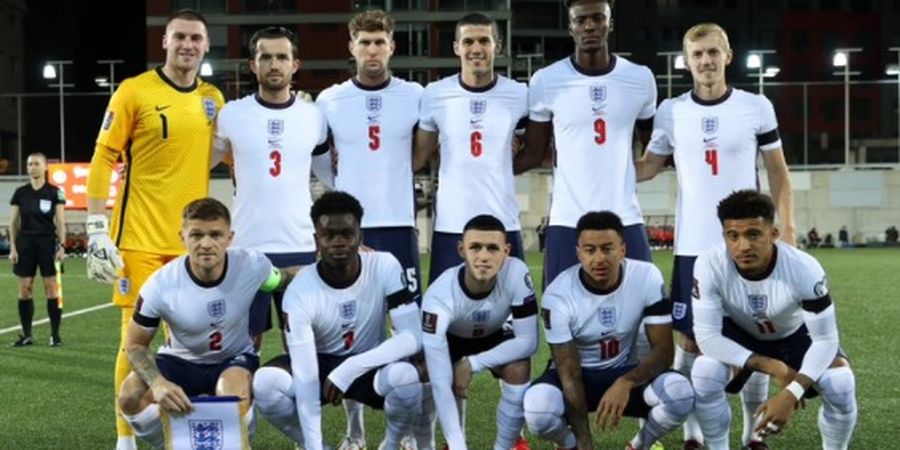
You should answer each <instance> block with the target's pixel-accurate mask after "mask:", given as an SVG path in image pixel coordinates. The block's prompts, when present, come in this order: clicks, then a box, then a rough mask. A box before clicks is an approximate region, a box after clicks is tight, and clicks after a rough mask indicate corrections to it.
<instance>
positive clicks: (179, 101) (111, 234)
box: [87, 10, 225, 449]
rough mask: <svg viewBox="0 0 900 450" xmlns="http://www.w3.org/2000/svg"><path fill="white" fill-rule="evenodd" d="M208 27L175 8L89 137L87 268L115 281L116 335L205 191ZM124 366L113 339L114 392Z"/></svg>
mask: <svg viewBox="0 0 900 450" xmlns="http://www.w3.org/2000/svg"><path fill="white" fill-rule="evenodd" d="M206 28H207V27H206V19H205V18H204V17H203V16H202V15H200V14H199V13H197V12H194V11H189V10H186V11H179V12H176V13H174V14H173V15H172V16H171V17H170V18H169V20H168V22H167V23H166V33H165V35H164V36H163V40H162V44H163V48H164V49H165V50H166V63H165V64H164V65H163V66H162V67H157V68H155V69H153V70H149V71H147V72H144V73H143V74H141V75H139V76H137V77H135V78H130V79H127V80H125V81H124V82H122V84H121V85H120V86H119V88H118V89H117V90H116V92H115V93H114V94H113V96H112V98H111V99H110V101H109V106H108V107H107V111H106V117H105V118H104V120H103V125H102V127H101V129H100V134H99V135H98V137H97V146H96V147H95V149H94V157H93V159H92V160H91V171H90V175H89V176H88V217H87V233H88V235H89V244H88V259H87V271H88V277H89V278H91V279H93V280H97V281H101V282H104V283H112V282H113V281H117V283H116V286H115V289H114V290H113V304H115V305H116V306H117V307H119V308H120V309H121V311H122V320H121V328H122V333H121V334H122V338H123V339H124V337H125V332H126V330H127V328H128V323H129V322H130V321H131V316H132V315H133V314H132V312H133V309H134V304H135V299H136V297H137V292H138V291H139V290H140V288H141V286H142V285H143V284H144V281H145V280H146V279H147V277H149V276H150V274H151V273H153V272H154V271H156V269H158V268H160V267H162V265H163V264H165V263H166V262H168V261H171V260H172V259H174V258H175V256H177V255H179V254H181V253H182V252H183V251H184V248H183V247H182V245H181V242H179V240H178V224H179V222H180V221H179V216H180V214H181V211H182V210H183V209H184V207H185V205H187V204H188V203H189V202H190V201H192V200H195V199H198V198H201V197H205V196H206V194H207V192H208V190H209V161H210V149H211V147H212V137H213V127H214V125H215V120H216V113H217V111H218V110H219V108H221V107H222V103H224V101H225V100H224V98H223V97H222V93H221V92H219V90H218V89H216V87H215V86H213V85H211V84H208V83H205V82H204V81H203V80H200V79H199V78H197V70H198V69H199V67H200V62H201V61H202V60H203V57H204V55H206V53H207V52H208V51H209V38H208V35H207V29H206ZM120 158H121V159H122V160H123V161H124V162H125V163H126V165H127V170H126V173H125V182H124V184H123V186H122V189H121V190H120V191H119V193H118V197H117V198H116V206H115V208H114V209H113V220H112V226H111V227H110V224H109V220H108V219H107V217H106V199H107V197H108V194H109V179H110V173H111V171H112V168H113V166H114V165H115V164H116V161H118V160H119V159H120ZM120 251H121V253H120ZM123 343H124V342H123ZM130 371H131V367H130V366H129V363H128V358H127V357H126V355H125V349H124V347H121V346H120V349H119V352H118V355H117V357H116V369H115V376H114V386H115V389H116V392H118V388H119V386H120V385H121V384H122V381H123V380H124V379H125V376H126V375H128V373H129V372H130ZM116 418H117V421H116V432H117V433H118V436H119V440H118V442H117V448H120V449H134V448H136V447H135V443H134V435H133V432H132V431H131V429H130V428H129V427H128V424H127V423H125V421H124V420H121V418H119V416H118V414H117V415H116Z"/></svg>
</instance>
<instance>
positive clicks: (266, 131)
mask: <svg viewBox="0 0 900 450" xmlns="http://www.w3.org/2000/svg"><path fill="white" fill-rule="evenodd" d="M282 106H283V107H282ZM216 137H217V138H218V139H223V140H227V141H228V142H230V144H231V151H232V154H233V156H234V178H235V190H234V208H233V216H232V220H231V222H232V228H233V229H234V244H233V245H234V246H235V247H243V248H252V249H255V250H260V251H263V252H266V253H299V252H313V251H315V249H316V246H315V242H314V241H313V224H312V219H310V217H309V209H310V207H311V206H312V197H311V194H310V191H309V178H310V164H311V163H312V154H313V150H315V149H316V147H317V146H320V145H322V144H324V143H325V141H326V139H327V138H328V124H327V123H326V121H325V116H324V115H322V113H321V112H320V111H319V109H318V108H316V106H315V105H314V104H312V103H309V102H305V101H302V100H297V99H296V97H295V98H294V99H293V100H292V101H291V102H290V103H287V104H286V105H271V104H264V103H263V101H262V100H260V99H259V98H258V97H257V96H256V95H248V96H246V97H244V98H241V99H239V100H234V101H230V102H228V103H226V104H225V106H224V107H222V110H221V111H219V117H218V125H217V129H216Z"/></svg>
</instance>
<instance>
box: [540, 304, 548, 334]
mask: <svg viewBox="0 0 900 450" xmlns="http://www.w3.org/2000/svg"><path fill="white" fill-rule="evenodd" d="M541 319H544V328H546V329H548V330H549V329H550V310H549V309H547V308H541Z"/></svg>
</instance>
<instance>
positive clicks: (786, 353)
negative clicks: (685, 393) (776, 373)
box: [722, 317, 847, 398]
mask: <svg viewBox="0 0 900 450" xmlns="http://www.w3.org/2000/svg"><path fill="white" fill-rule="evenodd" d="M722 335H723V336H725V337H727V338H728V339H731V340H732V341H734V342H737V343H738V344H740V345H741V346H743V347H744V348H746V349H747V350H750V351H752V352H753V353H758V354H760V355H763V356H768V357H769V358H772V359H777V360H779V361H781V362H783V363H785V364H787V365H788V367H790V368H791V369H794V370H796V371H800V366H802V365H803V357H804V356H806V351H807V350H809V346H810V345H812V338H811V337H809V330H807V329H806V325H801V326H800V328H799V329H797V331H795V332H794V333H793V334H791V335H790V336H788V337H786V338H783V339H778V340H774V341H763V340H760V339H757V338H755V337H754V336H753V335H751V334H750V333H747V332H746V331H744V330H743V329H742V328H741V327H739V326H738V325H737V324H736V323H734V321H733V320H731V319H730V318H728V317H725V318H724V319H723V321H722ZM838 356H840V357H842V358H847V356H846V354H845V353H844V351H843V350H842V349H841V348H840V347H838V351H837V353H836V354H835V355H834V357H835V358H837V357H838ZM751 374H752V372H751V371H749V370H741V371H739V372H738V374H737V375H736V376H735V377H734V378H733V379H732V380H731V381H730V382H729V383H728V385H727V386H726V387H725V391H726V392H728V393H731V394H734V393H737V392H740V390H741V389H742V388H743V387H744V383H746V382H747V379H748V378H750V375H751ZM818 395H819V393H818V392H816V390H815V388H810V389H809V390H807V391H806V394H804V395H803V397H805V398H813V397H816V396H818Z"/></svg>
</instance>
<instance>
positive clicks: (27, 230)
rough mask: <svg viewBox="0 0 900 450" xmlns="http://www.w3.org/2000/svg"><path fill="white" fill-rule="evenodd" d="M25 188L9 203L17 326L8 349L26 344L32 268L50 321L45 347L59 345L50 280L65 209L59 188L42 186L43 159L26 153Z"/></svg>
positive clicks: (54, 287) (58, 316)
mask: <svg viewBox="0 0 900 450" xmlns="http://www.w3.org/2000/svg"><path fill="white" fill-rule="evenodd" d="M26 165H27V167H28V178H29V180H28V184H26V185H24V186H20V187H19V188H18V189H16V192H15V193H13V196H12V200H10V201H9V204H10V210H9V216H10V219H9V262H11V263H12V264H13V273H15V274H16V276H17V277H18V278H19V302H18V306H19V322H20V323H21V324H22V334H21V335H20V336H19V339H17V340H16V341H15V342H13V344H12V345H13V347H24V346H26V345H32V344H33V342H34V338H33V337H31V321H32V318H33V317H34V299H33V298H32V295H31V292H32V291H31V288H32V286H34V275H35V274H36V273H37V269H38V267H40V268H41V277H42V278H43V279H44V292H45V293H46V294H47V317H49V318H50V345H51V346H53V347H58V346H60V345H62V339H60V338H59V326H60V323H61V322H62V311H61V310H60V309H59V285H58V283H57V282H56V265H55V264H54V262H55V261H62V260H63V258H65V256H66V249H65V247H64V246H63V243H65V242H66V220H65V205H66V196H65V193H63V191H62V189H59V188H58V187H56V186H53V185H51V184H50V183H47V157H46V156H44V154H43V153H32V154H30V155H28V159H27V160H26Z"/></svg>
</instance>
